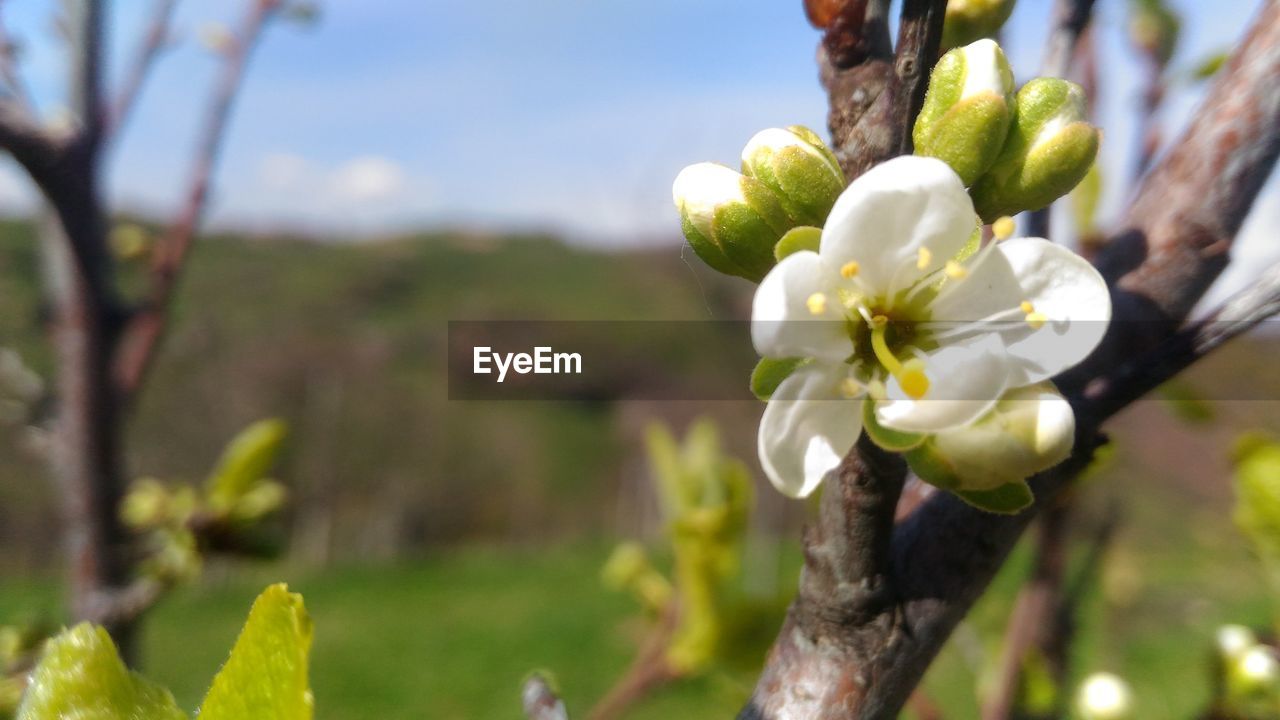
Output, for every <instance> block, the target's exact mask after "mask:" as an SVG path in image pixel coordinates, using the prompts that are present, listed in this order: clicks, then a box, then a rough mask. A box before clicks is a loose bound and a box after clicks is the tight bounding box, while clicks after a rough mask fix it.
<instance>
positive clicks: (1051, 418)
mask: <svg viewBox="0 0 1280 720" xmlns="http://www.w3.org/2000/svg"><path fill="white" fill-rule="evenodd" d="M1074 443H1075V414H1074V413H1073V412H1072V410H1071V405H1070V404H1069V403H1068V402H1067V401H1066V399H1065V398H1063V397H1062V395H1061V394H1060V393H1058V391H1057V390H1056V389H1055V388H1054V387H1053V386H1052V385H1051V384H1050V383H1041V384H1038V385H1029V386H1026V387H1021V388H1016V389H1014V390H1011V391H1009V392H1008V393H1006V394H1005V395H1004V396H1003V397H1002V398H1000V401H999V402H997V403H996V405H995V407H993V408H992V409H991V411H990V412H988V413H987V414H986V415H984V416H982V417H981V418H979V419H978V420H976V421H974V422H973V423H971V424H969V425H966V426H964V427H960V428H955V429H952V430H944V431H942V432H940V433H937V434H936V435H933V436H931V437H929V439H928V440H926V441H925V442H924V444H923V445H921V446H920V447H919V448H916V449H915V450H912V451H911V452H910V453H909V454H908V455H907V458H908V460H909V461H910V462H911V463H912V465H911V467H912V469H914V470H916V471H917V473H918V474H919V475H920V477H921V479H923V480H926V481H928V482H931V483H933V484H935V485H938V486H940V487H943V488H945V489H948V490H953V491H976V492H984V491H990V490H996V489H999V488H1002V487H1004V486H1006V485H1010V484H1014V483H1020V482H1022V481H1023V480H1025V479H1026V478H1028V477H1030V476H1032V475H1034V474H1035V473H1038V472H1040V471H1041V470H1044V469H1046V468H1050V467H1052V466H1054V465H1057V464H1058V463H1059V462H1062V461H1063V460H1064V459H1066V457H1067V456H1068V455H1070V454H1071V447H1072V445H1074ZM992 509H993V510H1001V509H1002V508H992ZM1011 509H1016V508H1011Z"/></svg>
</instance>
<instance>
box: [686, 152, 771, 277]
mask: <svg viewBox="0 0 1280 720" xmlns="http://www.w3.org/2000/svg"><path fill="white" fill-rule="evenodd" d="M672 195H673V196H674V199H675V203H676V208H677V209H679V211H680V224H681V227H682V229H683V230H684V236H685V238H687V239H688V240H689V245H691V246H692V247H693V251H694V252H695V253H697V254H698V257H700V258H702V260H703V262H705V263H707V264H708V265H710V266H711V267H713V268H715V269H716V270H719V271H720V272H722V273H725V274H726V275H737V276H739V277H744V278H747V279H748V280H755V281H757V282H758V281H759V280H760V279H761V278H763V277H764V276H765V273H767V272H769V269H770V268H772V267H773V265H774V257H773V246H774V245H775V244H777V242H778V239H779V238H781V237H782V235H783V233H785V232H786V231H787V230H788V229H790V228H791V226H792V225H793V223H792V222H791V220H790V219H789V218H788V216H787V213H786V211H785V210H783V209H782V205H781V204H780V203H779V202H778V198H777V197H776V196H775V195H774V194H773V191H771V190H770V189H769V188H768V187H766V186H765V185H764V183H762V182H760V181H759V180H757V179H755V178H751V177H747V176H745V175H743V174H741V173H738V172H735V171H733V170H731V169H729V168H727V167H725V166H723V165H716V164H715V163H698V164H697V165H690V166H689V167H687V168H685V169H684V170H681V171H680V174H679V175H678V176H677V177H676V181H675V184H674V185H673V187H672Z"/></svg>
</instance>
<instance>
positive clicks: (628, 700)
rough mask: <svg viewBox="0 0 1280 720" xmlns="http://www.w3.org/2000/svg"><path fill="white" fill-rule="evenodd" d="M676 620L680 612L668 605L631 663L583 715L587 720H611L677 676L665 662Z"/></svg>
mask: <svg viewBox="0 0 1280 720" xmlns="http://www.w3.org/2000/svg"><path fill="white" fill-rule="evenodd" d="M679 618H680V608H679V607H678V604H677V603H675V602H671V603H669V604H668V605H667V607H666V608H665V609H664V610H663V611H662V616H661V617H660V618H659V619H658V624H657V625H656V626H654V628H653V630H652V631H651V632H650V633H649V635H648V637H646V638H645V641H644V643H643V644H642V645H641V647H640V652H639V653H637V655H636V657H635V660H634V661H632V663H631V666H630V667H628V668H627V671H626V672H625V673H623V674H622V677H620V678H619V679H618V681H617V682H616V683H614V685H613V687H611V688H610V689H609V691H608V692H606V693H605V694H604V697H603V698H601V699H600V701H599V702H597V703H596V706H595V707H594V708H592V709H591V712H589V713H587V717H588V718H589V719H590V720H613V718H617V717H620V716H621V715H622V713H623V712H625V711H626V709H627V708H629V707H631V706H632V705H634V704H635V703H636V702H638V701H639V700H640V699H641V698H643V697H644V696H646V695H648V694H649V693H651V692H653V691H654V690H655V689H657V688H658V687H661V686H663V685H665V684H667V683H669V682H671V681H673V680H676V679H679V678H680V676H681V673H680V672H679V671H678V670H677V669H676V668H674V667H672V665H671V663H670V662H668V661H667V648H668V647H670V645H671V638H672V635H673V634H674V633H675V631H676V627H677V623H678V621H679Z"/></svg>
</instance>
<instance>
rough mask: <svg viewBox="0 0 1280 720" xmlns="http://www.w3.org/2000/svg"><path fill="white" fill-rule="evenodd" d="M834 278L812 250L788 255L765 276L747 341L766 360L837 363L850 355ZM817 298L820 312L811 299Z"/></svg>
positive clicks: (850, 348) (756, 297)
mask: <svg viewBox="0 0 1280 720" xmlns="http://www.w3.org/2000/svg"><path fill="white" fill-rule="evenodd" d="M836 279H837V276H836V275H834V274H833V273H831V272H829V271H828V270H827V267H826V264H825V263H824V262H823V261H822V259H821V258H819V257H818V254H817V253H815V252H810V251H808V250H802V251H800V252H797V253H794V254H791V255H788V256H787V257H785V258H783V259H782V262H780V263H778V264H777V266H776V267H774V268H773V269H772V270H770V271H769V274H768V275H765V277H764V280H762V281H761V282H760V287H759V288H757V289H756V295H755V300H754V301H753V302H752V306H751V341H752V343H753V344H754V345H755V348H756V352H758V353H760V354H761V355H763V356H764V357H772V358H787V357H812V358H818V359H820V360H829V361H831V362H833V363H834V362H840V361H842V360H844V359H845V358H847V357H849V355H850V354H852V353H853V345H852V343H851V341H850V340H849V335H848V332H847V331H846V330H845V324H844V315H843V313H842V310H841V305H840V298H839V297H838V296H837V293H836V290H835V288H836ZM815 295H820V296H821V300H822V301H821V303H818V304H820V305H824V306H825V307H822V308H821V309H822V311H821V312H819V313H816V314H815V313H814V312H813V310H814V309H816V308H817V307H818V304H815V302H814V300H815V298H814V296H815Z"/></svg>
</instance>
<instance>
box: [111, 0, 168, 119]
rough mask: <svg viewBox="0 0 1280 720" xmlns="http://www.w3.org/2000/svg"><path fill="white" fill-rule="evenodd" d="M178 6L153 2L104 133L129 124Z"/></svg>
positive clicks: (159, 0) (165, 2) (164, 43)
mask: <svg viewBox="0 0 1280 720" xmlns="http://www.w3.org/2000/svg"><path fill="white" fill-rule="evenodd" d="M177 6H178V2H177V0H155V5H154V6H153V7H152V9H151V21H150V22H149V23H148V24H147V31H146V34H144V35H143V37H142V43H141V45H140V46H139V47H138V50H137V52H136V54H135V55H134V58H133V65H131V66H130V68H129V70H128V71H127V72H126V73H125V79H124V84H123V85H121V88H120V95H119V97H117V98H116V101H115V104H114V105H113V106H112V109H111V116H110V117H109V118H107V127H106V128H105V130H106V133H107V134H108V135H109V136H113V135H117V134H119V132H120V129H121V128H122V127H123V126H124V124H125V123H126V122H127V121H128V119H129V115H130V113H132V112H133V108H134V106H135V105H137V103H138V96H139V95H141V94H142V86H143V85H144V84H145V83H146V80H147V76H148V75H149V74H150V72H151V68H152V66H154V65H155V61H156V58H157V57H159V55H160V51H161V50H163V49H164V48H165V45H166V44H167V43H168V41H169V28H170V24H171V23H172V20H173V11H174V9H175V8H176V7H177Z"/></svg>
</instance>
